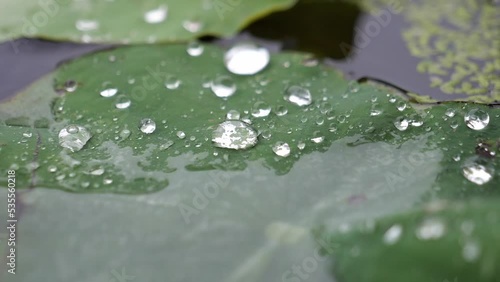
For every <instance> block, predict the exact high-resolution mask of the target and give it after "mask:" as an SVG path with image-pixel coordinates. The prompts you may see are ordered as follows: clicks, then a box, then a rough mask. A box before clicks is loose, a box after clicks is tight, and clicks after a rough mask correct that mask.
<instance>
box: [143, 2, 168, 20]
mask: <svg viewBox="0 0 500 282" xmlns="http://www.w3.org/2000/svg"><path fill="white" fill-rule="evenodd" d="M167 14H168V7H167V6H164V5H162V6H160V7H158V8H156V9H153V10H149V11H147V12H146V13H144V21H145V22H147V23H150V24H159V23H161V22H163V21H165V19H166V18H167Z"/></svg>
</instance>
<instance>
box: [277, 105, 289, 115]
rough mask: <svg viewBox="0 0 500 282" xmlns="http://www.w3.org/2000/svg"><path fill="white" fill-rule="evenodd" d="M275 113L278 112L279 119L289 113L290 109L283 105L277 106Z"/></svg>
mask: <svg viewBox="0 0 500 282" xmlns="http://www.w3.org/2000/svg"><path fill="white" fill-rule="evenodd" d="M274 111H275V112H276V115H277V116H279V117H282V116H284V115H286V114H287V113H288V109H287V108H286V107H285V106H283V105H280V106H277V107H276V109H275V110H274Z"/></svg>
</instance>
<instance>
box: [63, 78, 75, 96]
mask: <svg viewBox="0 0 500 282" xmlns="http://www.w3.org/2000/svg"><path fill="white" fill-rule="evenodd" d="M77 87H78V83H76V81H74V80H67V81H66V82H65V83H64V90H66V92H70V93H71V92H75V90H76V88H77Z"/></svg>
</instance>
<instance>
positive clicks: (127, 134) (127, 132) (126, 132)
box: [119, 129, 132, 140]
mask: <svg viewBox="0 0 500 282" xmlns="http://www.w3.org/2000/svg"><path fill="white" fill-rule="evenodd" d="M131 133H132V132H130V130H128V129H123V130H122V131H120V134H119V135H120V138H121V139H122V140H125V139H127V138H129V137H130V134H131Z"/></svg>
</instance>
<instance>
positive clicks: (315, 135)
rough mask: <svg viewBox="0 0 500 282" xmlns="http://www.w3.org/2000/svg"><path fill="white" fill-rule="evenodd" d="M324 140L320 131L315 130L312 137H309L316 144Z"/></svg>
mask: <svg viewBox="0 0 500 282" xmlns="http://www.w3.org/2000/svg"><path fill="white" fill-rule="evenodd" d="M324 140H325V136H323V134H321V132H320V131H316V132H314V133H313V137H312V138H311V141H312V142H313V143H316V144H320V143H322V142H323V141H324Z"/></svg>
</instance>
